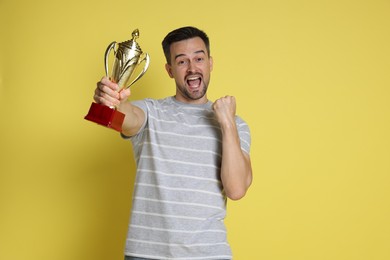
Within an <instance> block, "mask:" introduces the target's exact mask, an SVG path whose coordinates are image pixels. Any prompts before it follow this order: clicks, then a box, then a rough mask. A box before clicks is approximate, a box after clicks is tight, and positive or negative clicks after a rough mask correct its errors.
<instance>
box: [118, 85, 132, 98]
mask: <svg viewBox="0 0 390 260" xmlns="http://www.w3.org/2000/svg"><path fill="white" fill-rule="evenodd" d="M130 95H131V91H130V88H124V89H122V90H121V91H119V100H120V101H124V100H127V99H128V98H129V97H130Z"/></svg>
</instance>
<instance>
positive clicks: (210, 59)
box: [209, 56, 214, 72]
mask: <svg viewBox="0 0 390 260" xmlns="http://www.w3.org/2000/svg"><path fill="white" fill-rule="evenodd" d="M209 62H210V72H211V71H213V64H214V61H213V57H211V56H210V58H209Z"/></svg>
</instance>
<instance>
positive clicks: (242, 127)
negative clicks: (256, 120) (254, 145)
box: [236, 117, 251, 154]
mask: <svg viewBox="0 0 390 260" xmlns="http://www.w3.org/2000/svg"><path fill="white" fill-rule="evenodd" d="M236 125H237V131H238V136H239V137H240V144H241V149H242V150H243V151H244V152H246V153H247V154H249V153H250V148H251V134H250V130H249V126H248V124H247V123H246V122H245V121H244V120H243V119H242V118H240V117H236Z"/></svg>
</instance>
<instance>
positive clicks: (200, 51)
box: [175, 50, 206, 60]
mask: <svg viewBox="0 0 390 260" xmlns="http://www.w3.org/2000/svg"><path fill="white" fill-rule="evenodd" d="M194 53H195V54H198V53H203V54H206V52H205V51H204V50H199V51H196V52H194ZM181 56H185V54H177V55H176V56H175V60H176V59H177V58H179V57H181Z"/></svg>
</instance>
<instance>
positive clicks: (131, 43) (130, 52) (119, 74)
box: [104, 29, 150, 88]
mask: <svg viewBox="0 0 390 260" xmlns="http://www.w3.org/2000/svg"><path fill="white" fill-rule="evenodd" d="M138 37H139V30H138V29H135V30H134V31H133V33H132V39H131V40H128V41H125V42H121V43H117V42H115V41H114V42H112V43H111V44H110V45H109V46H108V47H107V50H106V53H105V57H104V67H105V70H106V76H107V77H109V72H108V59H109V55H110V53H111V51H112V50H114V55H115V60H114V63H113V66H112V72H111V77H110V79H111V80H112V81H113V82H115V83H117V84H118V85H119V87H120V88H129V87H130V86H131V85H133V84H134V83H135V82H136V81H138V80H139V79H140V78H141V77H142V76H143V75H144V74H145V72H146V70H147V69H148V67H149V63H150V57H149V55H148V54H147V53H144V52H142V50H141V48H140V46H139V44H138V43H137V42H136V39H137V38H138ZM116 46H117V48H116V49H115V47H116ZM142 62H144V66H143V69H142V71H141V72H140V73H139V74H138V75H137V76H136V77H134V79H133V80H131V81H130V78H132V75H133V72H134V71H135V69H136V68H137V67H138V66H139V65H140V64H141V63H142ZM129 82H130V83H129Z"/></svg>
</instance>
